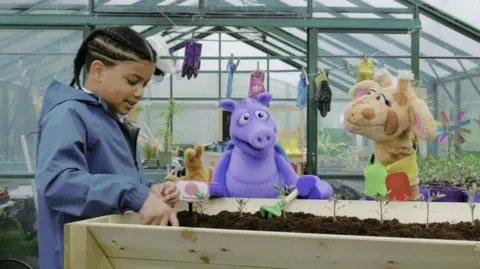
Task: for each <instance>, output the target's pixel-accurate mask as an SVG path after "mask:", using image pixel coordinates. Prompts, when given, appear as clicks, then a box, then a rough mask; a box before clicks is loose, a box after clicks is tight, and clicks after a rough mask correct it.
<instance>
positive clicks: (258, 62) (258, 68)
mask: <svg viewBox="0 0 480 269" xmlns="http://www.w3.org/2000/svg"><path fill="white" fill-rule="evenodd" d="M257 71H260V61H257Z"/></svg>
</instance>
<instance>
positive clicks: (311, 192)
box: [275, 153, 333, 199]
mask: <svg viewBox="0 0 480 269" xmlns="http://www.w3.org/2000/svg"><path fill="white" fill-rule="evenodd" d="M275 161H276V163H277V168H278V170H279V171H280V173H282V174H283V177H284V178H285V182H286V183H287V185H289V186H292V185H294V186H295V187H296V188H297V190H298V193H299V195H300V196H301V197H305V198H308V199H330V198H331V197H332V193H333V189H332V186H330V184H328V183H327V182H325V181H323V180H320V179H319V178H318V177H317V176H313V175H302V176H298V175H297V174H296V173H295V170H293V168H292V167H291V166H290V164H289V163H288V161H287V160H286V159H285V158H284V157H283V156H282V155H281V154H279V153H275Z"/></svg>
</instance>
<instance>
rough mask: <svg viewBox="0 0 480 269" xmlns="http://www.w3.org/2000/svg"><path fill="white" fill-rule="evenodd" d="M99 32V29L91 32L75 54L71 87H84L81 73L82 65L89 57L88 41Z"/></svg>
mask: <svg viewBox="0 0 480 269" xmlns="http://www.w3.org/2000/svg"><path fill="white" fill-rule="evenodd" d="M98 32H99V31H98V30H95V31H93V32H91V33H90V35H89V36H88V37H87V38H85V40H84V41H83V42H82V45H81V46H80V48H79V49H78V51H77V55H75V59H74V60H73V78H72V81H71V82H70V87H74V86H77V87H79V88H80V87H82V85H81V83H80V74H81V73H82V67H83V65H84V64H85V61H86V59H87V54H88V43H89V42H90V41H91V40H93V39H94V38H95V36H96V35H97V34H98Z"/></svg>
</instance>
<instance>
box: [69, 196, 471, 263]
mask: <svg viewBox="0 0 480 269" xmlns="http://www.w3.org/2000/svg"><path fill="white" fill-rule="evenodd" d="M274 202H275V200H269V199H254V200H250V201H249V202H248V204H247V208H246V210H245V211H248V212H255V211H258V209H259V207H260V205H263V204H273V203H274ZM342 202H343V204H344V205H346V206H345V207H344V208H343V209H342V211H341V212H340V214H339V215H347V216H356V217H358V218H361V219H364V218H378V216H377V213H376V212H377V210H378V206H377V203H376V202H375V201H342ZM178 207H179V208H178V209H179V210H185V208H186V205H185V204H179V206H178ZM236 207H237V203H236V202H235V201H234V200H233V199H215V200H212V201H210V202H209V203H208V205H207V210H206V213H208V214H217V213H218V212H220V211H222V210H229V211H237V210H236ZM330 207H331V203H330V202H328V201H314V200H296V201H293V203H292V204H291V206H290V208H289V211H292V212H295V211H303V212H306V213H312V214H316V215H325V216H331V213H330V210H329V208H330ZM430 207H431V209H430V220H431V222H441V221H448V222H458V221H468V220H470V210H469V208H468V206H467V205H466V204H465V203H432V204H431V205H430ZM425 210H426V205H425V204H424V203H421V202H403V203H402V202H397V203H395V202H394V203H391V204H390V206H389V210H388V213H387V215H386V218H388V219H392V218H396V219H398V220H399V221H400V222H404V223H408V222H419V223H424V222H425V217H426V213H425V212H426V211H425ZM477 211H478V210H477ZM479 215H480V214H479V213H478V212H477V213H476V218H478V216H479ZM65 268H68V269H97V268H98V269H100V268H101V269H132V268H135V269H153V268H156V269H253V268H256V269H259V268H262V269H273V268H282V269H324V268H325V269H452V268H458V269H478V268H480V242H473V241H453V240H436V239H407V238H394V237H391V238H386V237H369V236H346V235H324V234H301V233H279V232H256V231H238V230H217V229H203V228H182V227H180V228H174V227H158V226H143V225H139V222H138V215H137V214H135V213H126V214H123V215H111V216H106V217H100V218H95V219H90V220H85V221H80V222H76V223H72V224H68V225H66V226H65Z"/></svg>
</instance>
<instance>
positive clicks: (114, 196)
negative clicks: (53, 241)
mask: <svg viewBox="0 0 480 269" xmlns="http://www.w3.org/2000/svg"><path fill="white" fill-rule="evenodd" d="M39 127H40V135H41V136H40V138H39V139H40V141H39V144H38V150H37V152H38V153H37V174H36V177H35V181H36V186H37V191H38V194H39V195H43V196H44V198H45V200H46V203H47V205H48V206H49V207H50V208H51V209H53V210H56V211H59V212H62V213H65V214H69V215H73V216H78V217H84V218H92V217H98V216H104V215H108V214H115V213H121V212H124V211H126V210H133V211H136V212H138V211H139V210H140V208H141V207H142V205H143V203H144V201H145V200H146V198H147V196H148V194H149V192H150V189H149V188H148V187H147V186H146V185H145V184H144V183H140V182H139V181H137V180H136V179H133V178H129V177H126V176H121V175H112V174H94V175H93V174H90V173H89V172H88V167H87V161H86V157H85V152H86V148H87V143H86V139H87V137H88V132H87V127H86V124H85V122H84V121H83V120H82V118H81V117H80V115H79V113H78V112H77V110H76V109H75V108H72V107H69V106H66V105H65V103H64V104H61V105H59V106H57V107H56V108H54V109H53V110H52V111H50V113H48V115H46V117H45V118H44V119H43V120H42V121H41V123H40V126H39Z"/></svg>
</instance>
